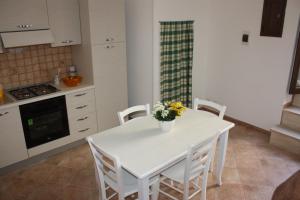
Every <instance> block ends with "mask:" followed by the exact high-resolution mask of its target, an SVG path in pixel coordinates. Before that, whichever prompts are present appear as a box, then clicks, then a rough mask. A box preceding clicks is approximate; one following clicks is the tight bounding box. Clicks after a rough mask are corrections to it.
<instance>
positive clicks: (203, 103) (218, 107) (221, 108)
mask: <svg viewBox="0 0 300 200" xmlns="http://www.w3.org/2000/svg"><path fill="white" fill-rule="evenodd" d="M199 106H207V107H210V108H213V109H215V110H217V111H218V112H219V117H220V118H221V119H223V117H224V115H225V111H226V106H223V105H219V104H217V103H215V102H212V101H207V100H204V99H199V98H195V99H194V110H198V108H199Z"/></svg>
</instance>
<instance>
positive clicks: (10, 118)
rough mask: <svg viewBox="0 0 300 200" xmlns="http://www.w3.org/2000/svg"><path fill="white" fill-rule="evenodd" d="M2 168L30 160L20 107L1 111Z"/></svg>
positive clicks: (0, 156) (0, 166)
mask: <svg viewBox="0 0 300 200" xmlns="http://www.w3.org/2000/svg"><path fill="white" fill-rule="evenodd" d="M0 127H1V129H0V152H1V154H0V168H2V167H5V166H8V165H10V164H13V163H16V162H18V161H21V160H24V159H26V158H28V152H27V148H26V144H25V138H24V134H23V127H22V122H21V116H20V111H19V107H12V108H7V109H1V110H0Z"/></svg>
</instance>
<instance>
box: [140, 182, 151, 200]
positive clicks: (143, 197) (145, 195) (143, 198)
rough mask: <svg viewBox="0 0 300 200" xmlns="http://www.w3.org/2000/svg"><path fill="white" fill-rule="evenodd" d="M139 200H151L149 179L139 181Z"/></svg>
mask: <svg viewBox="0 0 300 200" xmlns="http://www.w3.org/2000/svg"><path fill="white" fill-rule="evenodd" d="M138 187H139V188H138V189H139V192H138V195H139V198H138V199H139V200H149V178H148V177H146V178H142V179H138Z"/></svg>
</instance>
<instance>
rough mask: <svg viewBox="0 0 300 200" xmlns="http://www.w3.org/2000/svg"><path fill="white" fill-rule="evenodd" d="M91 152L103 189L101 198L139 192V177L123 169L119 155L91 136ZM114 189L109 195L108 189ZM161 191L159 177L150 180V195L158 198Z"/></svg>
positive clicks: (100, 185)
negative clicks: (102, 146) (116, 155)
mask: <svg viewBox="0 0 300 200" xmlns="http://www.w3.org/2000/svg"><path fill="white" fill-rule="evenodd" d="M87 141H88V143H89V146H90V149H91V152H92V154H93V157H94V161H95V168H96V169H95V171H96V179H97V182H98V184H99V187H100V189H101V195H100V196H101V197H100V196H99V199H100V200H110V199H111V198H113V197H114V196H115V195H117V194H118V195H119V196H118V197H119V198H118V199H119V200H125V198H126V197H128V196H130V195H133V194H134V193H137V192H138V181H137V179H136V178H135V177H134V176H133V175H131V174H130V173H128V172H127V171H126V170H123V169H122V166H121V163H120V161H119V159H118V158H117V157H114V156H112V155H109V154H107V153H105V152H104V151H102V150H101V149H100V148H99V147H98V146H97V145H96V144H95V143H94V142H93V139H92V138H91V137H87ZM109 189H112V190H113V194H112V195H110V196H109V197H108V195H109V194H108V190H109ZM158 193H159V179H158V178H153V179H151V180H150V195H151V196H152V199H153V200H157V198H158Z"/></svg>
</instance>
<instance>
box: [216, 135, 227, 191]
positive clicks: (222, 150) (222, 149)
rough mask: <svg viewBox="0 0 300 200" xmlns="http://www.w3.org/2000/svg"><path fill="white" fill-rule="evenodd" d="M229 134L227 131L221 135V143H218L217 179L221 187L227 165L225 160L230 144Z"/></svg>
mask: <svg viewBox="0 0 300 200" xmlns="http://www.w3.org/2000/svg"><path fill="white" fill-rule="evenodd" d="M228 133H229V131H225V132H223V133H221V135H220V136H219V142H218V150H217V151H218V152H217V155H218V157H217V166H216V167H217V169H216V178H217V184H218V185H219V186H221V185H222V180H221V179H222V172H223V168H224V164H225V158H226V151H227V143H228Z"/></svg>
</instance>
